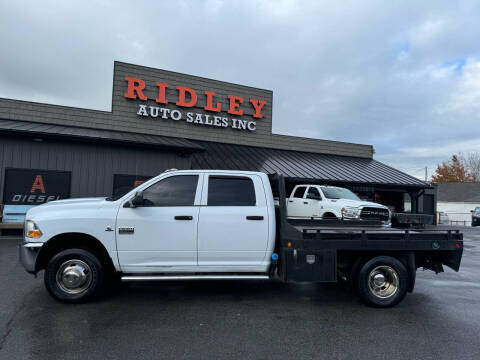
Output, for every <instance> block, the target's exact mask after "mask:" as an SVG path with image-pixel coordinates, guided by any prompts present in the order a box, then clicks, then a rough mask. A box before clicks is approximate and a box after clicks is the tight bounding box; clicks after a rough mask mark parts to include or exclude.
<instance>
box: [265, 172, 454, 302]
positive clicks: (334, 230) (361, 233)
mask: <svg viewBox="0 0 480 360" xmlns="http://www.w3.org/2000/svg"><path fill="white" fill-rule="evenodd" d="M270 182H271V185H272V189H273V191H274V194H275V195H276V196H278V198H279V202H278V206H277V208H276V216H277V244H276V251H277V252H278V254H279V258H278V264H277V271H278V274H279V276H280V278H281V279H282V280H283V281H287V282H288V281H295V282H303V281H309V282H336V281H337V279H338V275H339V274H340V275H341V276H342V277H345V278H347V279H348V280H349V281H350V282H351V283H352V284H354V286H355V287H356V288H357V290H359V291H360V293H361V294H360V295H361V296H362V298H363V299H364V300H366V302H367V303H369V304H370V305H374V306H381V307H386V306H393V305H395V303H396V301H391V300H392V298H393V295H392V296H385V297H383V298H382V297H377V298H376V299H375V298H373V297H372V296H370V295H371V294H368V287H369V286H371V282H368V281H374V280H372V279H374V278H375V276H376V277H377V278H376V279H385V275H386V274H388V272H389V271H390V269H393V268H394V267H395V266H397V267H398V266H400V267H403V268H404V269H405V270H406V273H407V275H406V276H407V277H408V280H406V281H405V282H406V283H408V286H407V290H408V291H409V292H412V291H413V288H414V284H415V274H416V270H417V269H418V268H425V269H430V270H433V271H435V272H436V273H439V272H442V271H443V266H444V265H445V266H448V267H450V268H452V269H453V270H455V271H458V270H459V268H460V263H461V258H462V253H463V234H462V233H461V232H460V231H458V230H431V229H428V230H403V229H395V228H381V227H378V226H375V224H368V226H365V225H361V224H360V223H350V224H348V223H343V224H342V223H339V222H338V221H336V222H335V221H333V222H328V221H322V220H319V221H318V220H297V219H294V220H292V219H288V214H287V209H286V201H285V199H286V194H285V180H284V178H283V177H282V176H280V175H274V176H271V177H270ZM372 262H373V263H372ZM375 262H376V263H375ZM382 262H383V263H382ZM370 263H371V264H370ZM398 263H401V265H399V264H398ZM369 264H370V265H369ZM376 265H378V266H376ZM377 269H386V272H385V273H382V272H381V271H380V272H379V273H378V274H376V273H375V272H376V271H377ZM367 270H369V271H370V278H369V279H370V280H366V282H365V281H364V282H363V283H359V281H360V280H361V277H364V276H365V275H364V273H365V271H367ZM371 274H374V275H371ZM375 274H376V275H375ZM382 274H383V275H382ZM372 276H373V277H372ZM395 276H397V275H395ZM367 277H368V276H367ZM392 281H397V282H400V279H399V278H398V276H397V278H393V280H392ZM379 283H380V280H379ZM362 292H363V294H362ZM400 300H401V299H400ZM400 300H398V301H400Z"/></svg>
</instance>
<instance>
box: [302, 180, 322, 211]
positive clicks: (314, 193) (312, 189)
mask: <svg viewBox="0 0 480 360" xmlns="http://www.w3.org/2000/svg"><path fill="white" fill-rule="evenodd" d="M305 202H306V204H305V208H306V209H308V213H309V215H308V216H309V217H314V218H318V217H321V216H322V214H323V210H322V209H323V206H322V196H321V195H320V191H319V190H318V188H317V187H316V186H309V187H308V189H307V193H306V195H305Z"/></svg>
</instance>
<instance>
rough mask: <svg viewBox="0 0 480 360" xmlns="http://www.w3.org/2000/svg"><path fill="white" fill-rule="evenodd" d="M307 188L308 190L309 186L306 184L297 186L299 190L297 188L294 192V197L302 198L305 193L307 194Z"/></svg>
mask: <svg viewBox="0 0 480 360" xmlns="http://www.w3.org/2000/svg"><path fill="white" fill-rule="evenodd" d="M305 190H307V187H306V186H300V187H298V188H297V190H295V193H294V194H293V197H294V198H300V199H302V198H303V194H305Z"/></svg>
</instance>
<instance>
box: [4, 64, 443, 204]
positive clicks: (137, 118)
mask: <svg viewBox="0 0 480 360" xmlns="http://www.w3.org/2000/svg"><path fill="white" fill-rule="evenodd" d="M272 106H273V93H272V91H269V90H263V89H258V88H255V87H249V86H243V85H238V84H232V83H227V82H223V81H218V80H211V79H206V78H202V77H198V76H191V75H186V74H180V73H176V72H171V71H165V70H160V69H153V68H149V67H144V66H138V65H133V64H127V63H123V62H115V63H114V75H113V98H112V109H111V111H98V110H89V109H81V108H73V107H67V106H61V105H50V104H42V103H35V102H29V101H20V100H12V99H5V98H1V99H0V186H1V191H0V204H4V205H9V206H11V205H18V206H30V205H37V204H41V203H43V202H45V201H50V200H54V199H59V198H69V197H92V196H111V195H116V194H121V193H124V192H126V191H127V190H128V189H131V188H133V187H134V186H136V185H138V184H140V183H141V182H143V181H145V180H146V179H148V178H150V177H152V176H155V175H158V174H159V173H161V172H163V171H165V170H166V169H171V168H176V169H228V170H230V169H231V170H252V171H262V172H265V173H268V174H272V173H280V174H283V175H284V176H285V178H286V180H287V184H288V186H289V187H290V188H291V187H292V186H293V185H294V184H298V183H304V182H305V183H320V184H330V185H338V186H345V187H348V188H350V189H352V190H353V191H355V192H356V193H358V194H359V195H360V196H361V197H362V198H365V199H370V200H374V201H378V202H381V203H383V204H386V205H390V206H391V207H393V208H395V210H396V211H397V212H402V211H404V208H403V206H404V201H405V198H406V197H408V198H409V199H411V203H412V210H413V211H414V212H424V213H433V212H434V211H435V199H434V195H428V196H427V195H426V193H425V191H427V192H428V189H429V188H430V186H429V185H428V184H427V183H425V182H423V181H420V180H419V179H417V178H415V177H412V176H410V175H408V174H405V173H403V172H401V171H399V170H396V169H393V168H392V167H390V166H387V165H385V164H383V163H381V162H379V161H376V160H374V159H373V155H374V149H373V147H372V146H371V145H360V144H352V143H346V142H337V141H327V140H319V139H309V138H301V137H294V136H285V135H279V134H274V133H272ZM292 121H295V120H294V119H292ZM287 190H288V189H287Z"/></svg>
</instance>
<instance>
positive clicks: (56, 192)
mask: <svg viewBox="0 0 480 360" xmlns="http://www.w3.org/2000/svg"><path fill="white" fill-rule="evenodd" d="M70 177H71V176H70V172H67V171H48V170H30V169H5V190H4V191H5V193H4V202H5V204H6V205H40V204H43V203H46V202H48V201H53V200H60V199H65V198H69V197H70Z"/></svg>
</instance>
